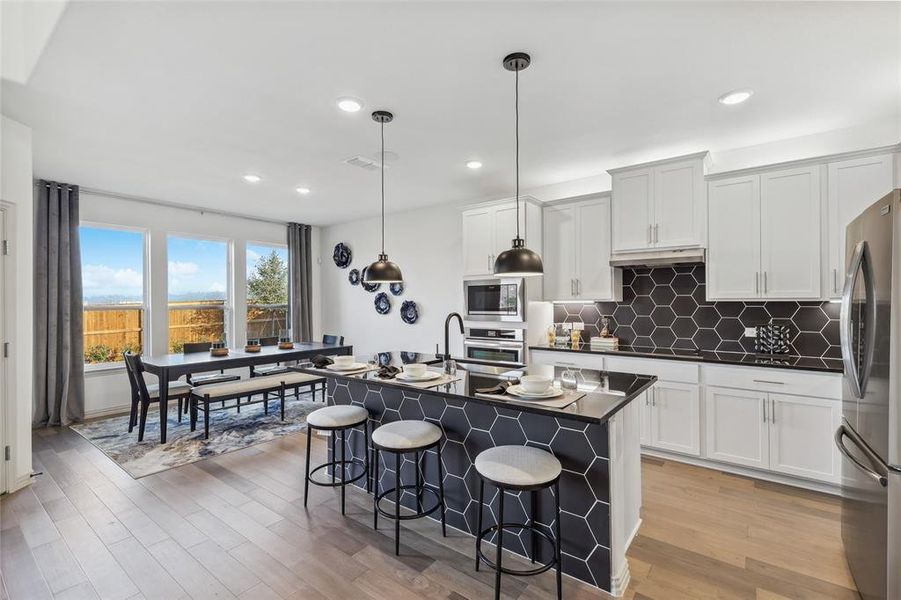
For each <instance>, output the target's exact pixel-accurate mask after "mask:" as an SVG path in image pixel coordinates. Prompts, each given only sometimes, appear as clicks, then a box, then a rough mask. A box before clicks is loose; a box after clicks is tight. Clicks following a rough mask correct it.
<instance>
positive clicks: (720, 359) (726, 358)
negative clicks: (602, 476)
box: [529, 344, 843, 373]
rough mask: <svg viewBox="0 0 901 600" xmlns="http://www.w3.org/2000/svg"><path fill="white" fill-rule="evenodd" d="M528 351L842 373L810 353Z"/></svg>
mask: <svg viewBox="0 0 901 600" xmlns="http://www.w3.org/2000/svg"><path fill="white" fill-rule="evenodd" d="M529 349H530V350H547V351H551V352H576V353H583V354H608V355H613V356H634V357H642V358H662V359H667V360H684V361H689V362H703V363H711V364H722V365H741V366H750V367H754V366H756V367H767V368H774V369H795V370H803V371H820V372H826V373H841V372H842V370H843V369H842V361H841V360H839V359H835V358H815V357H810V356H794V355H789V354H751V353H744V352H711V351H709V350H681V349H679V348H643V347H633V346H620V347H619V350H599V349H596V348H592V347H591V345H590V344H579V345H578V346H576V347H572V346H549V345H547V344H540V345H537V346H529Z"/></svg>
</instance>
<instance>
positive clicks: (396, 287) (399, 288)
mask: <svg viewBox="0 0 901 600" xmlns="http://www.w3.org/2000/svg"><path fill="white" fill-rule="evenodd" d="M388 289H389V290H391V293H392V294H394V295H395V296H400V295H401V294H403V293H404V284H403V283H402V282H400V281H398V282H397V283H391V284H389V285H388Z"/></svg>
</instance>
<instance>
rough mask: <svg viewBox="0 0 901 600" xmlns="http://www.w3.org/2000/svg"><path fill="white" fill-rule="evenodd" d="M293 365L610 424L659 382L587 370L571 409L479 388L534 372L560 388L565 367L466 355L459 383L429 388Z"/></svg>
mask: <svg viewBox="0 0 901 600" xmlns="http://www.w3.org/2000/svg"><path fill="white" fill-rule="evenodd" d="M356 356H357V360H358V361H359V362H369V363H372V364H374V365H391V366H397V367H403V365H405V364H409V363H415V362H421V363H426V364H429V365H430V366H429V369H430V370H438V371H440V370H442V366H441V364H442V361H441V359H440V358H439V357H438V356H436V355H435V354H421V353H416V352H378V353H370V354H357V355H356ZM291 368H292V369H293V370H296V371H301V372H304V373H313V374H316V375H323V376H325V377H332V378H334V379H336V380H338V381H358V382H365V383H366V385H381V386H386V387H393V388H400V389H403V390H406V391H413V392H414V393H421V394H429V395H434V396H441V397H444V398H448V399H454V400H464V401H466V402H479V403H482V404H489V405H492V406H495V407H497V408H503V409H507V410H517V411H527V412H533V413H539V414H544V415H548V416H552V417H563V418H568V419H575V420H578V421H585V422H589V423H605V422H606V421H608V420H609V419H610V418H611V417H612V416H613V415H615V414H616V413H617V412H618V411H619V410H621V409H622V408H623V407H625V406H626V405H627V404H629V402H631V401H632V400H634V399H635V398H636V397H637V396H638V395H640V394H641V393H642V392H643V391H645V390H646V389H648V388H649V387H651V386H652V385H653V384H654V382H656V381H657V378H656V377H655V376H653V375H640V374H634V373H616V372H610V371H592V370H589V369H581V370H580V373H579V383H578V390H579V391H580V392H583V393H585V396H583V397H582V398H580V399H579V400H577V401H576V402H574V403H573V404H570V405H569V406H567V407H565V408H553V407H548V406H542V405H539V404H534V403H531V402H529V401H528V400H520V399H516V400H514V399H513V397H512V396H510V398H511V399H510V400H506V399H504V400H501V399H499V398H485V397H483V396H477V395H476V390H479V389H484V388H489V387H492V386H495V385H497V384H498V383H499V382H501V381H505V380H517V379H519V377H521V376H523V375H526V374H530V373H531V374H542V375H547V376H549V377H553V378H554V385H556V386H558V387H559V381H560V378H559V371H560V370H559V369H555V368H554V367H551V366H546V365H535V366H533V367H528V368H524V367H515V366H514V367H509V368H508V367H495V368H485V367H484V366H483V365H480V364H478V363H477V362H476V361H472V362H467V361H465V360H463V359H460V360H459V361H457V375H458V376H459V377H460V379H459V380H458V381H454V382H451V383H446V384H441V385H438V386H437V387H431V388H426V389H423V388H419V387H415V386H412V385H409V384H406V383H403V382H401V381H398V380H395V379H382V378H380V377H379V375H378V371H375V370H373V371H368V372H365V373H358V374H348V375H345V374H342V373H340V372H336V371H331V370H324V369H315V368H313V367H312V366H311V365H299V366H296V367H291Z"/></svg>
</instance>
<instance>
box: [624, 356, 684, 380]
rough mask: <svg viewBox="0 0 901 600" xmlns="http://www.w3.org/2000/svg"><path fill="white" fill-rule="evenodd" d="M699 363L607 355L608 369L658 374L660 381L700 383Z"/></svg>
mask: <svg viewBox="0 0 901 600" xmlns="http://www.w3.org/2000/svg"><path fill="white" fill-rule="evenodd" d="M698 366H699V365H698V363H692V362H678V361H675V360H665V359H664V360H649V359H646V358H623V357H619V356H608V357H607V370H608V371H620V372H623V373H638V374H641V375H656V376H657V379H659V380H660V381H674V382H678V383H698V381H699V380H700V375H699V370H698Z"/></svg>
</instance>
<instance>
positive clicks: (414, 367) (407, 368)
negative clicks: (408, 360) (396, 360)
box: [404, 363, 428, 377]
mask: <svg viewBox="0 0 901 600" xmlns="http://www.w3.org/2000/svg"><path fill="white" fill-rule="evenodd" d="M427 368H428V367H427V365H424V364H422V363H412V364H409V365H404V373H406V374H407V375H409V376H410V377H422V376H423V375H425V372H426V369H427Z"/></svg>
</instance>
